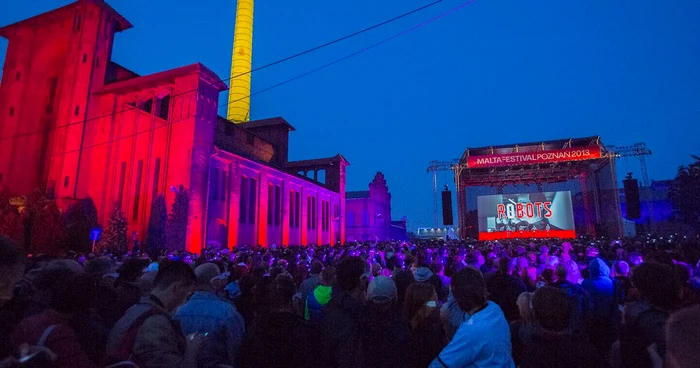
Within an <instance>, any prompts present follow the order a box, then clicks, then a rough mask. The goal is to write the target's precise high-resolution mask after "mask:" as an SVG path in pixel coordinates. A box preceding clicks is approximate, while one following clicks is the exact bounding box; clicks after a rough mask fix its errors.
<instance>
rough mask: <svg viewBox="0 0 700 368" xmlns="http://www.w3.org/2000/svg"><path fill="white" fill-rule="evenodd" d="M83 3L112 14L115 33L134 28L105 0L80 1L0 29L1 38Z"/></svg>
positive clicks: (60, 14) (59, 14)
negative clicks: (93, 5) (16, 29)
mask: <svg viewBox="0 0 700 368" xmlns="http://www.w3.org/2000/svg"><path fill="white" fill-rule="evenodd" d="M83 3H90V4H95V5H97V6H100V7H102V8H103V9H105V10H107V11H108V12H110V13H112V16H113V17H114V24H116V28H115V32H121V31H125V30H127V29H129V28H131V27H133V25H132V24H131V23H129V21H128V20H126V18H124V17H123V16H122V15H121V14H119V13H118V12H117V11H116V10H114V8H112V7H111V6H109V5H108V4H107V3H105V2H104V0H78V1H76V2H74V3H70V4H68V5H66V6H62V7H60V8H57V9H54V10H50V11H47V12H46V13H42V14H38V15H35V16H33V17H31V18H27V19H24V20H21V21H19V22H15V23H12V24H8V25H6V26H4V27H2V28H0V36H2V37H5V38H9V36H10V35H11V34H12V31H13V30H14V29H15V28H17V27H23V26H28V25H35V24H37V23H39V22H45V21H46V19H47V18H52V17H59V16H64V15H63V14H62V13H66V12H72V11H73V9H74V8H76V7H78V6H79V5H81V4H83Z"/></svg>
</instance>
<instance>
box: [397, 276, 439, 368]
mask: <svg viewBox="0 0 700 368" xmlns="http://www.w3.org/2000/svg"><path fill="white" fill-rule="evenodd" d="M404 315H405V317H406V321H407V322H408V326H409V328H410V334H411V345H410V349H409V351H408V354H409V356H408V359H407V362H408V365H409V367H415V368H424V367H427V366H428V365H430V362H432V361H433V360H434V359H435V358H436V357H437V356H438V354H439V353H440V351H442V349H443V348H444V347H445V345H446V344H447V337H446V336H445V330H444V329H443V327H442V323H441V321H440V312H439V301H438V296H437V293H436V292H435V288H434V287H433V286H432V285H430V284H418V283H416V284H412V285H411V286H409V287H408V289H407V290H406V299H405V306H404Z"/></svg>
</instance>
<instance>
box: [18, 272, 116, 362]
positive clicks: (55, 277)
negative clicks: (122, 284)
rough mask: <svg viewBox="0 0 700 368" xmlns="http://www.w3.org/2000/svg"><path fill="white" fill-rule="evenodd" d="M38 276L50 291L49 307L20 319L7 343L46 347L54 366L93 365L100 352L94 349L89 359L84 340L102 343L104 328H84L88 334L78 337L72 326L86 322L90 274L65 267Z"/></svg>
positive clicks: (92, 290) (92, 287) (92, 292)
mask: <svg viewBox="0 0 700 368" xmlns="http://www.w3.org/2000/svg"><path fill="white" fill-rule="evenodd" d="M41 278H42V279H43V281H42V284H44V285H47V289H48V292H49V295H50V302H49V307H48V308H47V309H45V310H44V311H42V312H41V313H39V314H35V315H33V316H31V317H28V318H25V319H24V320H22V321H21V322H20V323H19V324H18V325H17V327H16V328H15V330H14V332H13V333H12V335H11V341H12V344H11V345H12V346H13V347H14V348H15V349H16V350H18V349H19V348H20V346H21V345H23V344H26V345H31V346H42V347H46V348H48V349H50V350H51V351H52V352H53V353H54V354H55V361H54V366H55V367H58V368H84V367H85V368H92V367H97V366H98V365H97V360H99V359H100V358H101V356H99V354H98V353H95V354H93V356H92V358H93V359H95V361H93V360H91V357H90V356H89V355H88V352H87V351H86V349H85V347H86V343H87V342H94V343H96V346H98V347H100V346H102V347H103V346H104V344H105V338H104V336H101V332H104V331H106V330H104V329H103V330H102V331H89V330H88V331H85V332H86V333H90V336H82V338H81V336H79V335H78V333H76V329H75V328H74V326H75V325H83V323H85V322H86V319H85V318H86V315H87V310H88V308H89V307H90V306H92V304H93V298H94V297H95V291H96V288H97V285H96V284H95V283H94V282H93V279H92V278H91V277H89V276H87V275H84V274H75V273H74V272H73V271H71V270H68V269H54V270H50V271H45V272H44V273H43V274H42V276H41ZM83 330H86V329H83ZM81 342H82V343H81ZM98 349H99V348H98Z"/></svg>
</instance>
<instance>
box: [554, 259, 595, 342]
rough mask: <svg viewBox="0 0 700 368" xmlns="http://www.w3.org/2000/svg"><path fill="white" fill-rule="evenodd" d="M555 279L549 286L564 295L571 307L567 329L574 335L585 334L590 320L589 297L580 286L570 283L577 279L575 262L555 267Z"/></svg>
mask: <svg viewBox="0 0 700 368" xmlns="http://www.w3.org/2000/svg"><path fill="white" fill-rule="evenodd" d="M571 274H573V276H571ZM556 278H557V281H556V282H555V283H553V284H551V286H552V287H554V288H557V289H559V290H562V291H563V292H564V293H565V294H566V298H567V300H568V301H569V305H570V307H571V313H570V317H571V320H570V323H569V328H570V329H571V330H572V331H573V332H576V333H585V332H586V329H587V326H588V320H589V319H590V297H589V295H588V292H587V291H586V290H584V289H583V287H581V285H579V284H577V283H576V282H572V280H577V279H578V266H577V265H576V263H575V262H565V263H563V264H560V265H559V266H557V270H556Z"/></svg>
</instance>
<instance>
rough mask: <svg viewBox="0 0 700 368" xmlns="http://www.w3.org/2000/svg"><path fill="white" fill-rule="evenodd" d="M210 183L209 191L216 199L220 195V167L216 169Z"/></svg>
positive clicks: (213, 198) (212, 197)
mask: <svg viewBox="0 0 700 368" xmlns="http://www.w3.org/2000/svg"><path fill="white" fill-rule="evenodd" d="M210 185H211V187H210V188H209V191H210V192H211V199H212V200H214V201H215V200H217V198H218V195H219V169H214V171H213V173H212V178H211V181H210Z"/></svg>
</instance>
